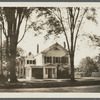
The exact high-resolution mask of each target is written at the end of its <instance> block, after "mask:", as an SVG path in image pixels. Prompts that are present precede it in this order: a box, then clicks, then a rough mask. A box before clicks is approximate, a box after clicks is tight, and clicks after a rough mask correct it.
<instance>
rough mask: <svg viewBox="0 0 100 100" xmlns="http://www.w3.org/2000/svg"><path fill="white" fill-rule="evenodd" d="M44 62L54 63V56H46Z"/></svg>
mask: <svg viewBox="0 0 100 100" xmlns="http://www.w3.org/2000/svg"><path fill="white" fill-rule="evenodd" d="M44 63H45V64H46V63H52V57H46V56H45V57H44Z"/></svg>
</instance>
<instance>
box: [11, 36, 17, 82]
mask: <svg viewBox="0 0 100 100" xmlns="http://www.w3.org/2000/svg"><path fill="white" fill-rule="evenodd" d="M15 40H16V38H14V37H13V38H12V39H11V41H10V82H12V83H15V82H17V77H16V48H17V46H16V41H15Z"/></svg>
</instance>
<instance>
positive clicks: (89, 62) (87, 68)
mask: <svg viewBox="0 0 100 100" xmlns="http://www.w3.org/2000/svg"><path fill="white" fill-rule="evenodd" d="M78 68H79V70H80V72H85V73H86V76H88V75H91V73H92V72H97V71H98V67H97V64H96V62H94V61H93V59H91V58H90V57H86V58H83V59H82V60H81V62H80V64H79V66H78Z"/></svg>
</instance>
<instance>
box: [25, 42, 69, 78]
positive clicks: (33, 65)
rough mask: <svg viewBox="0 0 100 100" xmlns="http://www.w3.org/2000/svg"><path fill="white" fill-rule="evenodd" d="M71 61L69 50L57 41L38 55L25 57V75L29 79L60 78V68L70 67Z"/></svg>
mask: <svg viewBox="0 0 100 100" xmlns="http://www.w3.org/2000/svg"><path fill="white" fill-rule="evenodd" d="M38 48H39V47H38ZM37 51H38V50H37ZM69 62H70V59H69V53H68V51H67V50H66V49H65V48H64V47H62V46H61V45H60V44H58V43H55V44H53V45H52V46H50V47H49V48H47V49H46V50H44V51H42V52H40V53H37V55H35V56H34V55H31V54H30V55H28V56H27V57H26V58H25V77H26V78H27V79H34V78H36V79H48V78H50V79H55V78H58V76H59V75H58V74H59V73H58V72H59V71H58V70H59V69H61V68H69V66H70V65H69Z"/></svg>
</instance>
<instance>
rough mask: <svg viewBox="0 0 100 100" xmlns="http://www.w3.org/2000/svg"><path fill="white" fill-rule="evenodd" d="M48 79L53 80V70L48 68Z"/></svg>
mask: <svg viewBox="0 0 100 100" xmlns="http://www.w3.org/2000/svg"><path fill="white" fill-rule="evenodd" d="M48 78H52V68H48Z"/></svg>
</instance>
